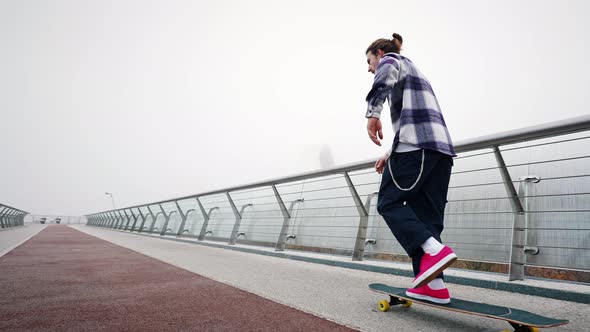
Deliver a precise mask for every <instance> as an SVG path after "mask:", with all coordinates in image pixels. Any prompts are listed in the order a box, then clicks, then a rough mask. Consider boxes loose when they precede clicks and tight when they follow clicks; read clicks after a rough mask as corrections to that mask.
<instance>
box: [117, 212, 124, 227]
mask: <svg viewBox="0 0 590 332" xmlns="http://www.w3.org/2000/svg"><path fill="white" fill-rule="evenodd" d="M117 213H118V214H119V217H120V219H119V221H118V222H117V227H116V228H115V229H117V230H120V229H121V228H123V224H124V223H125V217H123V214H122V213H121V210H117Z"/></svg>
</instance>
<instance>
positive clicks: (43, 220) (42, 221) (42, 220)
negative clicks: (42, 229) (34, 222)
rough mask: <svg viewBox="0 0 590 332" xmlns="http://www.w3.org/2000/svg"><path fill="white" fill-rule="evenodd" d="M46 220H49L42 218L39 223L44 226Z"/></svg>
mask: <svg viewBox="0 0 590 332" xmlns="http://www.w3.org/2000/svg"><path fill="white" fill-rule="evenodd" d="M46 220H47V218H41V220H39V222H40V223H42V224H44V223H45V221H46Z"/></svg>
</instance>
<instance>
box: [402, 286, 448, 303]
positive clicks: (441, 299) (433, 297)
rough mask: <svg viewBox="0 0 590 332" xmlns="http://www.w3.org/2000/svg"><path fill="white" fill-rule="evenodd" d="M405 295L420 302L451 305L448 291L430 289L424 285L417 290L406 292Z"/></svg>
mask: <svg viewBox="0 0 590 332" xmlns="http://www.w3.org/2000/svg"><path fill="white" fill-rule="evenodd" d="M406 295H407V296H409V297H411V298H414V299H420V300H426V301H430V302H434V303H439V304H447V303H451V296H450V295H449V290H448V289H446V288H443V289H432V288H430V287H428V285H424V286H422V287H419V288H410V289H408V290H407V291H406Z"/></svg>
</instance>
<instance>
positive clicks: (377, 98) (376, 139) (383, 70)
mask: <svg viewBox="0 0 590 332" xmlns="http://www.w3.org/2000/svg"><path fill="white" fill-rule="evenodd" d="M398 68H399V64H398V63H397V62H396V61H395V60H394V59H392V58H389V57H385V58H383V59H382V60H381V62H380V63H379V66H377V71H376V73H375V80H374V81H373V87H372V88H371V91H369V94H368V95H367V98H366V100H367V113H366V114H365V117H367V118H368V122H367V133H368V134H369V138H370V139H371V141H373V143H375V144H377V145H379V146H381V142H380V139H381V140H382V139H383V131H382V125H381V121H380V120H379V118H380V116H381V110H382V109H383V103H384V102H385V99H387V95H388V94H389V91H391V89H393V87H394V85H395V83H396V82H397V75H398Z"/></svg>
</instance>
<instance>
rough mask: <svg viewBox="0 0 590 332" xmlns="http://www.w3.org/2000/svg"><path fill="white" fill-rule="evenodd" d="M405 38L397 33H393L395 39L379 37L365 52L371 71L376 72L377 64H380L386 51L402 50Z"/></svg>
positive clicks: (396, 51)
mask: <svg viewBox="0 0 590 332" xmlns="http://www.w3.org/2000/svg"><path fill="white" fill-rule="evenodd" d="M402 43H403V39H402V36H400V35H399V34H397V33H394V34H393V39H391V40H389V39H383V38H381V39H377V40H375V41H374V42H373V43H371V45H369V47H368V48H367V51H366V52H365V53H366V55H367V64H368V65H369V72H370V73H373V74H375V71H376V70H377V66H378V65H379V61H381V58H382V57H383V55H384V54H385V53H392V52H393V53H397V54H399V52H400V51H401V48H402Z"/></svg>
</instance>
